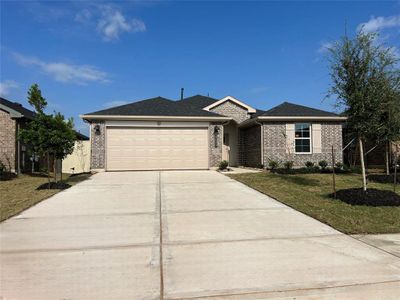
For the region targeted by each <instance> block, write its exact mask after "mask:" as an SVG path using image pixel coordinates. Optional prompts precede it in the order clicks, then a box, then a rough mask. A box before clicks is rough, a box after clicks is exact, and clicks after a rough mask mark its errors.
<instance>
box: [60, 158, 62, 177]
mask: <svg viewBox="0 0 400 300" xmlns="http://www.w3.org/2000/svg"><path fill="white" fill-rule="evenodd" d="M60 181H61V182H62V159H61V160H60Z"/></svg>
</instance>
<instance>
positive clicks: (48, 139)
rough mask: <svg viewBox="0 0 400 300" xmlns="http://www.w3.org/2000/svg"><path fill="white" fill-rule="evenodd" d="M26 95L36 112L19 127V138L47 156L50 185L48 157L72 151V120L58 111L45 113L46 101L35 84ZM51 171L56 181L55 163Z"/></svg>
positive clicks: (73, 141)
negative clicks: (30, 119)
mask: <svg viewBox="0 0 400 300" xmlns="http://www.w3.org/2000/svg"><path fill="white" fill-rule="evenodd" d="M32 91H33V92H32ZM28 95H29V99H30V100H31V101H30V103H31V105H32V106H34V107H35V109H36V112H37V114H36V116H35V119H34V120H32V121H31V122H29V123H28V125H27V127H26V128H24V129H21V131H20V136H19V138H20V139H22V140H23V141H24V142H25V143H26V144H27V145H29V146H30V147H32V148H33V149H34V151H35V152H36V153H38V154H40V155H46V156H47V175H48V178H49V187H50V165H49V157H50V155H52V156H53V158H54V160H55V159H63V158H65V156H66V155H68V154H70V153H72V151H73V148H74V143H75V139H76V137H75V132H74V130H73V127H74V125H73V120H72V119H69V120H67V121H66V120H65V118H64V116H63V115H62V114H60V113H55V114H54V115H47V114H45V113H44V111H43V110H44V109H45V108H46V104H47V103H46V100H44V98H43V97H42V96H41V91H40V89H39V87H38V86H37V85H33V86H32V87H31V88H30V90H29V92H28ZM53 171H54V179H55V181H57V176H56V169H55V164H54V165H53ZM61 172H62V171H61Z"/></svg>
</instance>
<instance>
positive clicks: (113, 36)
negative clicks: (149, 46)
mask: <svg viewBox="0 0 400 300" xmlns="http://www.w3.org/2000/svg"><path fill="white" fill-rule="evenodd" d="M97 30H98V32H99V33H100V34H101V35H102V36H103V39H104V40H105V41H113V40H118V39H119V36H120V34H122V33H123V32H144V31H146V25H145V24H144V22H143V21H141V20H139V19H132V20H127V19H126V18H125V17H124V15H123V14H122V13H121V11H119V10H117V9H115V8H113V7H111V6H109V5H104V6H102V7H101V18H100V19H99V21H98V23H97Z"/></svg>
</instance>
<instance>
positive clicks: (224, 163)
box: [218, 160, 229, 171]
mask: <svg viewBox="0 0 400 300" xmlns="http://www.w3.org/2000/svg"><path fill="white" fill-rule="evenodd" d="M228 165H229V163H228V162H227V161H226V160H223V161H221V162H220V163H219V166H218V169H219V170H221V171H222V170H226V168H228Z"/></svg>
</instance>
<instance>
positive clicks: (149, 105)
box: [87, 96, 220, 117]
mask: <svg viewBox="0 0 400 300" xmlns="http://www.w3.org/2000/svg"><path fill="white" fill-rule="evenodd" d="M195 97H204V96H194V97H189V98H186V99H183V100H180V101H173V100H169V99H166V98H163V97H156V98H151V99H147V100H142V101H138V102H133V103H129V104H125V105H121V106H117V107H112V108H108V109H103V110H99V111H95V112H92V113H88V114H87V115H107V116H108V115H109V116H112V115H117V116H189V117H219V116H220V115H218V114H216V113H213V112H209V111H205V110H203V108H204V107H206V106H207V105H204V106H203V102H205V101H207V100H206V99H205V98H208V97H204V99H201V98H198V99H197V100H199V102H198V101H197V100H196V99H191V98H195ZM208 99H212V98H208ZM210 101H211V100H210ZM215 101H217V100H215V99H213V101H212V102H215ZM212 102H211V103H212Z"/></svg>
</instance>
